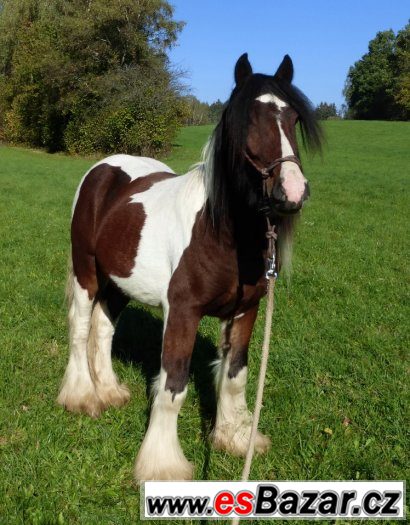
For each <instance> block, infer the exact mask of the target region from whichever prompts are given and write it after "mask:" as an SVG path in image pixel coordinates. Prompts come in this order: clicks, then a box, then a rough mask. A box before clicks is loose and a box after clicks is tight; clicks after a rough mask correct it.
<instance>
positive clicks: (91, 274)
mask: <svg viewBox="0 0 410 525" xmlns="http://www.w3.org/2000/svg"><path fill="white" fill-rule="evenodd" d="M173 176H174V175H173V174H171V173H153V174H150V175H147V176H145V177H139V178H137V179H135V180H131V177H130V176H129V175H127V173H125V172H124V171H123V170H122V169H121V168H119V167H115V166H110V165H109V164H100V165H99V166H96V167H95V168H94V169H92V170H91V171H90V173H89V174H88V175H87V176H86V178H85V179H84V181H83V183H82V185H81V189H80V193H79V196H78V201H77V203H76V206H75V210H74V214H73V219H72V223H71V242H72V258H73V271H74V275H75V276H76V277H77V279H78V282H79V284H80V285H81V287H82V288H84V289H86V290H87V291H88V295H89V297H90V298H94V297H95V295H96V293H97V291H98V288H99V283H101V282H102V279H101V275H102V276H103V277H104V278H105V279H107V278H108V276H109V275H110V274H114V275H118V276H119V277H128V276H129V275H130V274H131V270H132V267H133V265H134V259H135V256H136V254H137V250H138V244H139V241H140V235H141V230H142V227H143V225H144V222H145V212H144V208H143V205H142V204H140V203H130V202H129V200H130V197H131V195H133V194H135V193H141V192H144V191H147V190H148V189H149V188H151V186H152V185H153V184H155V183H156V182H159V181H161V180H164V179H167V178H170V177H173ZM100 274H101V275H100Z"/></svg>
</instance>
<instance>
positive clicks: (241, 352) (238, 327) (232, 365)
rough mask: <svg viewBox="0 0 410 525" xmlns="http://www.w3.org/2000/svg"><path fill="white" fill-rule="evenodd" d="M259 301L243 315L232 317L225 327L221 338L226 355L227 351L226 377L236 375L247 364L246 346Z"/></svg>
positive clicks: (247, 346) (249, 338) (247, 345)
mask: <svg viewBox="0 0 410 525" xmlns="http://www.w3.org/2000/svg"><path fill="white" fill-rule="evenodd" d="M258 308H259V303H258V304H257V305H256V306H254V307H253V308H250V309H249V310H248V311H247V312H246V313H245V314H243V317H240V318H239V319H233V321H232V323H228V325H227V326H226V328H225V332H224V334H223V339H222V351H223V352H224V355H225V356H226V355H227V353H228V352H229V353H230V354H231V355H230V359H229V370H228V377H229V378H230V379H232V378H233V377H236V376H237V375H238V373H239V372H240V370H242V368H243V367H244V366H247V364H248V348H249V342H250V340H251V336H252V330H253V326H254V324H255V321H256V316H257V314H258Z"/></svg>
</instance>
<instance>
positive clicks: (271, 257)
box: [232, 218, 277, 525]
mask: <svg viewBox="0 0 410 525" xmlns="http://www.w3.org/2000/svg"><path fill="white" fill-rule="evenodd" d="M266 220H267V226H268V229H267V232H266V237H267V239H268V251H267V255H268V257H267V260H268V268H267V271H266V279H267V280H268V290H267V295H268V299H267V305H266V312H265V331H264V334H263V345H262V358H261V366H260V369H259V379H258V390H257V393H256V401H255V408H254V411H253V419H252V428H251V435H250V438H249V446H248V450H247V452H246V458H245V464H244V466H243V470H242V478H241V479H242V481H248V479H249V472H250V470H251V463H252V458H253V454H254V452H255V438H256V432H257V431H258V424H259V416H260V413H261V409H262V399H263V389H264V387H265V378H266V369H267V366H268V357H269V342H270V336H271V329H272V316H273V310H274V291H275V283H276V278H277V272H276V253H275V243H276V238H277V234H276V232H275V226H272V225H271V224H270V221H269V219H268V218H267V219H266ZM232 525H239V516H236V517H235V518H233V519H232Z"/></svg>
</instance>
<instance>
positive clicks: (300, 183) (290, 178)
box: [277, 116, 307, 203]
mask: <svg viewBox="0 0 410 525" xmlns="http://www.w3.org/2000/svg"><path fill="white" fill-rule="evenodd" d="M277 122H278V128H279V133H280V143H281V148H282V157H287V156H288V155H294V154H295V152H294V151H293V148H292V146H291V144H290V142H289V139H288V137H287V136H286V133H285V132H284V130H283V127H282V123H281V121H280V116H279V117H278V119H277ZM280 179H281V183H282V188H283V191H284V193H285V195H286V198H287V200H288V201H289V202H295V203H298V202H300V201H301V199H302V197H303V194H304V192H305V187H306V183H307V180H306V179H305V177H304V176H303V173H302V171H301V170H300V168H299V166H298V165H297V164H295V163H294V162H282V164H281V170H280Z"/></svg>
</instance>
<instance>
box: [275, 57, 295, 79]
mask: <svg viewBox="0 0 410 525" xmlns="http://www.w3.org/2000/svg"><path fill="white" fill-rule="evenodd" d="M275 77H276V78H278V79H279V80H283V81H284V82H288V83H289V84H290V83H291V82H292V79H293V63H292V59H291V58H290V56H289V55H285V56H284V57H283V60H282V62H281V64H280V66H279V67H278V70H277V71H276V73H275Z"/></svg>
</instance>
